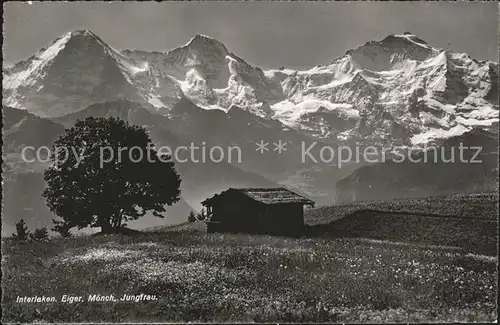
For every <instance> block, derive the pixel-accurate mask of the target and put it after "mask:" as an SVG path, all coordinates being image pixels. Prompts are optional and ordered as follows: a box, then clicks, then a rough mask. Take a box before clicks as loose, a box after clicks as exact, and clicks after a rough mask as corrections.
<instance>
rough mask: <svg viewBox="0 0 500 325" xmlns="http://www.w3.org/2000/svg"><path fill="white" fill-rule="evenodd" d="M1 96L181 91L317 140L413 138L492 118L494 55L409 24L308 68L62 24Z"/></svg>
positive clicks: (58, 108)
mask: <svg viewBox="0 0 500 325" xmlns="http://www.w3.org/2000/svg"><path fill="white" fill-rule="evenodd" d="M3 85H4V87H3V88H4V103H7V104H8V105H10V106H15V107H25V108H27V109H28V110H30V111H32V112H34V113H36V114H39V115H42V116H58V115H63V114H68V113H71V112H74V111H77V110H79V109H81V108H83V107H86V106H89V105H90V104H92V103H95V102H99V101H108V100H113V99H115V98H126V99H128V100H132V101H137V102H140V103H143V104H144V105H145V106H146V107H147V108H150V109H152V110H154V111H157V112H159V113H161V114H163V115H168V113H169V110H170V109H171V108H172V107H173V106H174V105H176V103H178V102H179V100H181V99H183V98H187V99H189V100H190V101H191V102H193V103H195V104H196V105H198V106H199V107H201V108H204V109H218V110H222V111H224V112H228V111H229V109H230V108H231V107H238V108H240V109H242V110H246V111H248V112H250V113H252V114H254V115H257V116H258V117H260V118H266V119H274V120H278V121H280V122H281V123H283V124H285V125H286V126H288V127H289V128H292V129H295V130H297V131H300V132H303V133H306V134H308V135H310V136H312V137H315V138H320V139H322V140H323V141H341V142H342V141H343V142H345V141H347V142H351V141H358V140H360V141H362V142H368V143H373V142H375V143H384V144H385V145H390V144H391V143H394V142H395V140H398V141H399V142H401V141H402V142H403V143H406V144H408V145H418V144H421V143H426V142H429V141H434V140H436V139H439V138H446V137H448V136H450V135H455V134H459V133H463V132H466V131H467V130H470V129H471V128H475V127H482V128H491V127H493V126H494V125H496V124H497V123H498V89H497V88H498V64H497V63H494V62H488V61H477V60H474V59H472V58H470V57H469V56H468V55H467V54H465V53H453V52H450V51H445V50H442V49H438V48H435V47H433V46H431V45H429V44H428V43H427V42H425V41H424V40H422V39H421V38H419V37H418V36H417V35H415V34H412V33H403V34H393V35H389V36H387V37H385V38H383V39H381V40H377V41H370V42H367V43H365V44H363V45H361V46H359V47H357V48H355V49H352V50H348V51H347V52H346V53H345V55H343V56H341V57H339V58H337V59H335V60H333V61H332V62H331V63H330V64H327V65H322V66H315V67H313V68H311V69H309V70H300V71H299V70H293V69H285V68H281V69H276V70H268V71H263V70H262V69H260V68H258V67H255V66H252V65H250V64H248V63H247V62H246V61H245V60H244V59H243V58H241V57H239V56H238V55H237V54H235V53H232V52H231V51H230V50H229V49H228V48H227V47H226V46H225V45H224V44H223V43H221V42H219V41H218V40H216V39H214V38H212V37H209V36H206V35H201V34H198V35H195V36H194V37H192V38H191V39H190V40H189V41H188V42H187V43H186V44H185V45H183V46H180V47H177V48H175V49H172V50H170V51H168V52H165V53H161V52H147V51H140V50H132V51H131V50H124V51H122V52H120V51H117V50H115V49H113V48H112V47H111V46H109V45H108V44H106V43H105V42H104V41H103V40H102V39H100V38H99V37H98V36H96V35H95V34H94V33H93V32H91V31H89V30H78V31H73V32H69V33H66V34H64V35H62V36H61V37H60V38H58V39H57V40H55V41H54V42H53V43H52V44H51V45H50V46H49V47H48V48H46V49H42V50H40V51H39V52H37V54H35V55H34V56H33V57H31V58H30V59H28V60H26V61H22V62H20V63H17V64H16V65H15V66H14V67H12V68H6V69H4V84H3Z"/></svg>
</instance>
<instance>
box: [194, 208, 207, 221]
mask: <svg viewBox="0 0 500 325" xmlns="http://www.w3.org/2000/svg"><path fill="white" fill-rule="evenodd" d="M196 218H197V219H198V220H200V221H202V220H205V219H206V218H207V211H206V210H205V208H201V211H200V213H198V215H197V216H196Z"/></svg>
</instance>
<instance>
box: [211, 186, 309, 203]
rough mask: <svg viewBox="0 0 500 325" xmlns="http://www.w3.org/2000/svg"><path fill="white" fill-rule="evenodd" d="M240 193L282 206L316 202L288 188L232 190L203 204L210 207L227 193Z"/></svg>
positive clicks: (256, 199)
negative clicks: (284, 204)
mask: <svg viewBox="0 0 500 325" xmlns="http://www.w3.org/2000/svg"><path fill="white" fill-rule="evenodd" d="M230 192H238V193H241V194H243V195H245V196H247V197H249V198H251V199H252V200H254V201H258V202H261V203H264V204H280V203H301V204H304V205H311V206H314V201H312V200H310V199H308V198H306V197H304V196H302V195H299V194H297V193H294V192H292V191H290V190H287V189H286V188H283V187H279V188H230V189H228V190H226V191H224V192H222V193H221V194H216V195H214V196H213V197H211V198H209V199H206V200H205V201H203V202H201V203H202V204H203V205H208V204H210V203H211V202H213V201H214V200H216V199H217V198H219V197H221V196H223V195H224V194H226V193H230Z"/></svg>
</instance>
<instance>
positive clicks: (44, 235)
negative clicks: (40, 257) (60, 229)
mask: <svg viewBox="0 0 500 325" xmlns="http://www.w3.org/2000/svg"><path fill="white" fill-rule="evenodd" d="M30 237H31V240H35V241H47V240H49V232H48V231H47V227H43V228H38V229H35V231H33V233H32V234H31V235H30Z"/></svg>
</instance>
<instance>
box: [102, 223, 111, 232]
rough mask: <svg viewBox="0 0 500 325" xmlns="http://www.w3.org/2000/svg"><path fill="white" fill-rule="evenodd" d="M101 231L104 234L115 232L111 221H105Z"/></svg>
mask: <svg viewBox="0 0 500 325" xmlns="http://www.w3.org/2000/svg"><path fill="white" fill-rule="evenodd" d="M101 232H102V233H104V234H110V233H112V232H113V227H112V226H111V223H110V222H106V221H103V223H102V224H101Z"/></svg>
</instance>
